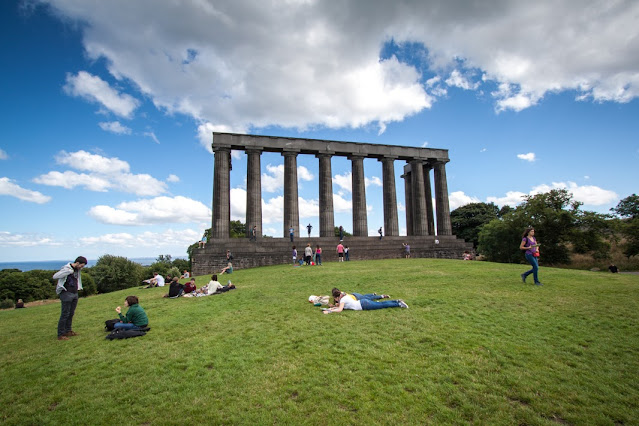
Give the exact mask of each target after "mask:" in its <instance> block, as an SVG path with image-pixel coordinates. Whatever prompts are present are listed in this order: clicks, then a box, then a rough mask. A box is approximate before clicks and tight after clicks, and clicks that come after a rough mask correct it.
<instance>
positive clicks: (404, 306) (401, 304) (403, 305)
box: [398, 299, 408, 309]
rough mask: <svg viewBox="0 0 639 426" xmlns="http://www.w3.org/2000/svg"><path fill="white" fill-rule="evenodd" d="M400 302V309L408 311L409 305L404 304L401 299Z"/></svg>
mask: <svg viewBox="0 0 639 426" xmlns="http://www.w3.org/2000/svg"><path fill="white" fill-rule="evenodd" d="M398 302H399V307H400V308H406V309H408V305H407V304H406V302H404V301H403V300H402V299H399V300H398Z"/></svg>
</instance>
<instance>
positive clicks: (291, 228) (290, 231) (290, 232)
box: [288, 225, 295, 242]
mask: <svg viewBox="0 0 639 426" xmlns="http://www.w3.org/2000/svg"><path fill="white" fill-rule="evenodd" d="M294 235H295V228H293V225H291V227H290V228H288V236H289V237H291V242H293V236H294Z"/></svg>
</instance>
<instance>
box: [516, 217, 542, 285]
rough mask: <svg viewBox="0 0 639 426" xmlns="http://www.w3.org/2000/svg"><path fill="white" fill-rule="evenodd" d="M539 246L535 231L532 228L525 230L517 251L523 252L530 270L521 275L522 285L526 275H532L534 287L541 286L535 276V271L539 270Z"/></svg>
mask: <svg viewBox="0 0 639 426" xmlns="http://www.w3.org/2000/svg"><path fill="white" fill-rule="evenodd" d="M539 246H540V244H539V243H537V239H535V230H534V229H533V228H527V229H526V230H525V231H524V235H523V236H522V238H521V244H519V249H520V250H525V251H524V254H525V255H526V260H527V261H528V263H530V265H531V266H532V269H531V270H530V271H526V272H524V273H523V274H521V280H522V281H523V282H524V283H525V282H526V278H527V277H528V275H530V274H533V278H534V280H535V285H542V284H541V282H539V277H538V276H537V271H538V270H539V263H538V259H539Z"/></svg>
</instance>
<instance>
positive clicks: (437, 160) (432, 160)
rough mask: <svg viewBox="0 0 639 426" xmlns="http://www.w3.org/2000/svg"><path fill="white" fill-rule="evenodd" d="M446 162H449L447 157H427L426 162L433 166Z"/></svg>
mask: <svg viewBox="0 0 639 426" xmlns="http://www.w3.org/2000/svg"><path fill="white" fill-rule="evenodd" d="M448 162H450V159H448V158H429V159H428V163H429V164H431V165H433V166H436V165H440V164H446V163H448Z"/></svg>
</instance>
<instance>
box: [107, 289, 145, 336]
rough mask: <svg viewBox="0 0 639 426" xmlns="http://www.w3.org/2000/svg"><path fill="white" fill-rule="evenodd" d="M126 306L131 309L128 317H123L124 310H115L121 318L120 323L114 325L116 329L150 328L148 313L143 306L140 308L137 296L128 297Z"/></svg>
mask: <svg viewBox="0 0 639 426" xmlns="http://www.w3.org/2000/svg"><path fill="white" fill-rule="evenodd" d="M124 306H128V307H129V310H128V311H127V312H126V316H124V315H122V308H120V307H119V306H118V307H117V308H115V312H117V313H118V316H119V317H120V322H117V323H115V324H114V325H113V328H114V329H118V328H122V329H125V330H138V329H141V328H146V327H148V325H149V318H148V317H147V316H146V312H144V309H142V306H140V304H139V300H138V298H137V296H127V298H126V299H124Z"/></svg>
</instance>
